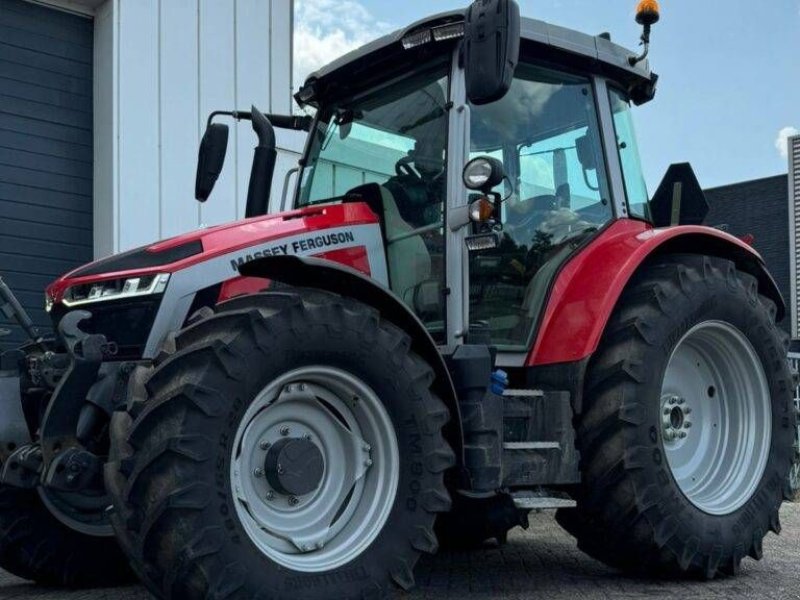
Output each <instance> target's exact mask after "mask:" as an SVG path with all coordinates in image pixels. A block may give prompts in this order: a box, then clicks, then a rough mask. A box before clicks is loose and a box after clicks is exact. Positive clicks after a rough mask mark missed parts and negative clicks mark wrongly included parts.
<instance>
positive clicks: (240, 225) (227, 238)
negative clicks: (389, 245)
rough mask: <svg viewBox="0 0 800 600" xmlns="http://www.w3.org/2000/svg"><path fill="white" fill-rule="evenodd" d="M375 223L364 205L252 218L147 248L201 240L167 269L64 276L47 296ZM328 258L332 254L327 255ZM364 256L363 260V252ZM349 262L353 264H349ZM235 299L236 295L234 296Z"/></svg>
mask: <svg viewBox="0 0 800 600" xmlns="http://www.w3.org/2000/svg"><path fill="white" fill-rule="evenodd" d="M377 222H378V218H377V217H376V216H375V214H374V213H373V212H372V211H371V210H370V208H369V207H368V206H367V205H366V204H362V203H348V204H334V205H327V206H319V207H309V208H304V209H300V210H294V211H289V212H285V213H280V214H277V215H267V216H263V217H254V218H252V219H247V220H244V221H237V222H236V223H230V224H226V225H219V226H217V227H210V228H208V229H200V230H197V231H192V232H190V233H186V234H184V235H179V236H177V237H173V238H170V239H168V240H164V241H161V242H156V243H155V244H152V245H151V246H148V248H147V251H149V252H158V251H162V250H166V249H168V248H172V247H176V246H180V245H183V244H186V243H188V242H193V241H196V240H200V241H201V242H202V245H203V251H202V252H201V253H199V254H196V255H194V256H190V257H188V258H185V259H183V260H179V261H176V262H173V263H171V264H168V265H161V266H157V267H149V268H142V269H132V270H127V271H116V272H109V273H103V274H100V275H88V276H85V277H74V278H73V277H71V273H67V274H66V275H64V276H62V277H60V278H59V279H57V280H56V281H55V282H53V283H52V284H50V286H48V288H47V293H48V294H49V295H50V297H51V298H53V299H54V301H55V302H58V301H60V300H61V298H62V297H63V294H64V291H65V290H66V289H67V288H68V287H69V286H72V285H76V284H80V283H89V282H94V281H105V280H109V279H121V278H125V277H132V276H136V275H147V274H155V273H174V272H176V271H180V270H181V269H185V268H187V267H190V266H193V265H195V264H197V263H200V262H203V261H206V260H209V259H211V258H214V257H216V256H220V255H223V254H227V253H229V252H234V251H236V250H241V249H246V248H249V247H252V246H257V245H259V244H263V243H265V242H269V241H271V240H276V239H280V238H285V237H289V236H292V235H297V234H301V233H306V232H313V231H321V230H325V229H330V228H333V227H338V226H341V225H367V224H374V223H377ZM327 254H331V253H330V252H329V253H327ZM363 254H364V256H366V252H364V253H363ZM329 258H331V260H338V261H339V262H343V263H344V264H346V265H347V266H351V267H353V268H356V269H360V270H362V271H363V270H364V269H363V262H364V260H362V257H361V256H360V255H352V254H337V255H336V257H329ZM351 258H352V259H353V261H352V262H349V260H350V259H351ZM366 272H367V274H369V268H367V271H366ZM251 283H252V282H251ZM236 285H240V286H241V285H243V286H245V287H248V284H245V283H241V284H236ZM236 285H234V288H232V289H231V290H230V292H236V291H238V290H237V288H236ZM250 287H252V286H250ZM234 295H236V294H235V293H234Z"/></svg>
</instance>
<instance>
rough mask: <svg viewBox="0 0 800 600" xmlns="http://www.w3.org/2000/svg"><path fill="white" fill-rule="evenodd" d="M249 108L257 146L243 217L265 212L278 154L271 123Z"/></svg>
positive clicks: (252, 108)
mask: <svg viewBox="0 0 800 600" xmlns="http://www.w3.org/2000/svg"><path fill="white" fill-rule="evenodd" d="M250 110H251V121H252V123H253V131H255V132H256V135H257V136H258V146H256V147H255V150H254V152H253V166H252V168H251V169H250V184H249V186H248V188H247V207H246V208H245V213H244V216H245V218H249V217H258V216H260V215H265V214H267V210H268V209H269V197H270V188H271V187H272V176H273V174H274V173H275V161H276V160H277V156H278V151H277V150H276V148H275V129H274V128H273V127H272V123H270V121H269V119H268V118H267V117H266V116H264V114H263V113H262V112H261V111H259V110H258V109H257V108H256V107H255V106H253V107H251V109H250Z"/></svg>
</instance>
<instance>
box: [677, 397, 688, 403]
mask: <svg viewBox="0 0 800 600" xmlns="http://www.w3.org/2000/svg"><path fill="white" fill-rule="evenodd" d="M684 402H686V400H684V399H683V398H678V404H683V403H684Z"/></svg>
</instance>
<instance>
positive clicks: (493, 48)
mask: <svg viewBox="0 0 800 600" xmlns="http://www.w3.org/2000/svg"><path fill="white" fill-rule="evenodd" d="M520 35H521V34H520V16H519V5H518V4H517V3H516V2H515V1H514V0H475V2H473V3H472V5H471V6H470V7H469V8H468V9H467V14H466V23H465V32H464V68H465V71H466V73H465V75H466V86H467V98H469V100H470V102H472V103H473V104H475V105H480V104H489V103H490V102H495V101H496V100H499V99H500V98H502V97H503V96H505V95H506V93H507V92H508V90H509V89H510V88H511V81H512V79H513V77H514V70H515V69H516V67H517V63H518V62H519V45H520Z"/></svg>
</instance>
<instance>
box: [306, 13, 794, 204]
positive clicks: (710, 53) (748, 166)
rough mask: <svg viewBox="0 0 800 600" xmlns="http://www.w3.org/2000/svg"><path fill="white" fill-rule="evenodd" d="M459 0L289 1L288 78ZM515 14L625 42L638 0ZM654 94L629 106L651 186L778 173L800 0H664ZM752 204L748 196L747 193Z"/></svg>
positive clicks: (656, 33) (783, 164)
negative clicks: (689, 174)
mask: <svg viewBox="0 0 800 600" xmlns="http://www.w3.org/2000/svg"><path fill="white" fill-rule="evenodd" d="M467 4H468V0H403V1H399V0H295V41H294V44H295V50H294V51H295V60H294V68H295V82H296V83H297V82H301V81H302V80H303V78H304V77H305V75H307V74H308V73H309V72H311V71H313V70H314V69H315V68H317V67H319V66H321V65H322V64H325V63H326V62H329V61H331V60H333V59H334V58H336V57H337V56H339V55H341V54H343V53H345V52H347V51H348V50H351V49H353V48H355V47H358V46H360V45H362V44H364V43H366V42H368V41H370V40H372V39H374V38H375V37H378V36H379V35H381V34H383V33H388V32H389V31H392V30H394V29H399V28H401V27H405V26H407V25H409V24H410V23H412V22H414V21H416V20H418V19H422V18H424V17H427V16H429V15H431V14H434V13H436V12H440V11H444V10H449V9H453V8H462V7H465V6H467ZM519 4H520V8H521V12H522V15H523V16H527V17H533V18H536V19H541V20H544V21H548V22H551V23H556V24H558V25H562V26H565V27H569V28H572V29H577V30H580V31H584V32H586V33H600V32H603V31H608V32H609V33H611V35H612V38H613V40H614V41H615V42H617V43H619V44H622V45H624V46H627V47H629V48H632V49H635V48H636V46H637V44H638V39H639V35H640V33H641V29H640V27H639V26H638V25H637V24H636V22H635V21H634V10H635V5H636V0H600V1H598V0H519ZM661 15H662V16H661V21H660V22H659V23H658V24H657V25H655V26H654V29H653V34H652V44H651V51H650V60H651V67H652V68H653V70H654V71H655V72H657V73H658V74H659V75H660V77H661V78H660V80H659V85H658V93H657V95H656V98H655V100H654V101H653V102H651V103H649V104H647V105H645V106H642V107H639V108H637V110H636V112H635V118H636V126H637V131H638V137H639V143H640V150H641V153H642V160H643V162H644V165H645V167H644V168H645V175H646V178H647V181H648V187H649V188H650V191H651V193H652V192H653V191H655V188H656V187H657V186H658V183H659V181H660V180H661V177H662V176H663V174H664V173H665V171H666V169H667V167H668V166H669V165H670V164H671V163H675V162H687V161H688V162H691V163H692V165H693V166H694V169H695V172H696V173H697V176H698V179H699V180H700V183H701V185H702V186H703V187H706V188H708V187H715V186H719V185H726V184H729V183H736V182H739V181H745V180H749V179H757V178H760V177H768V176H771V175H778V174H781V173H786V172H787V159H786V144H785V139H786V137H787V136H789V135H795V134H797V133H800V0H760V1H756V0H662V1H661ZM754 200H756V199H754Z"/></svg>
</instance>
